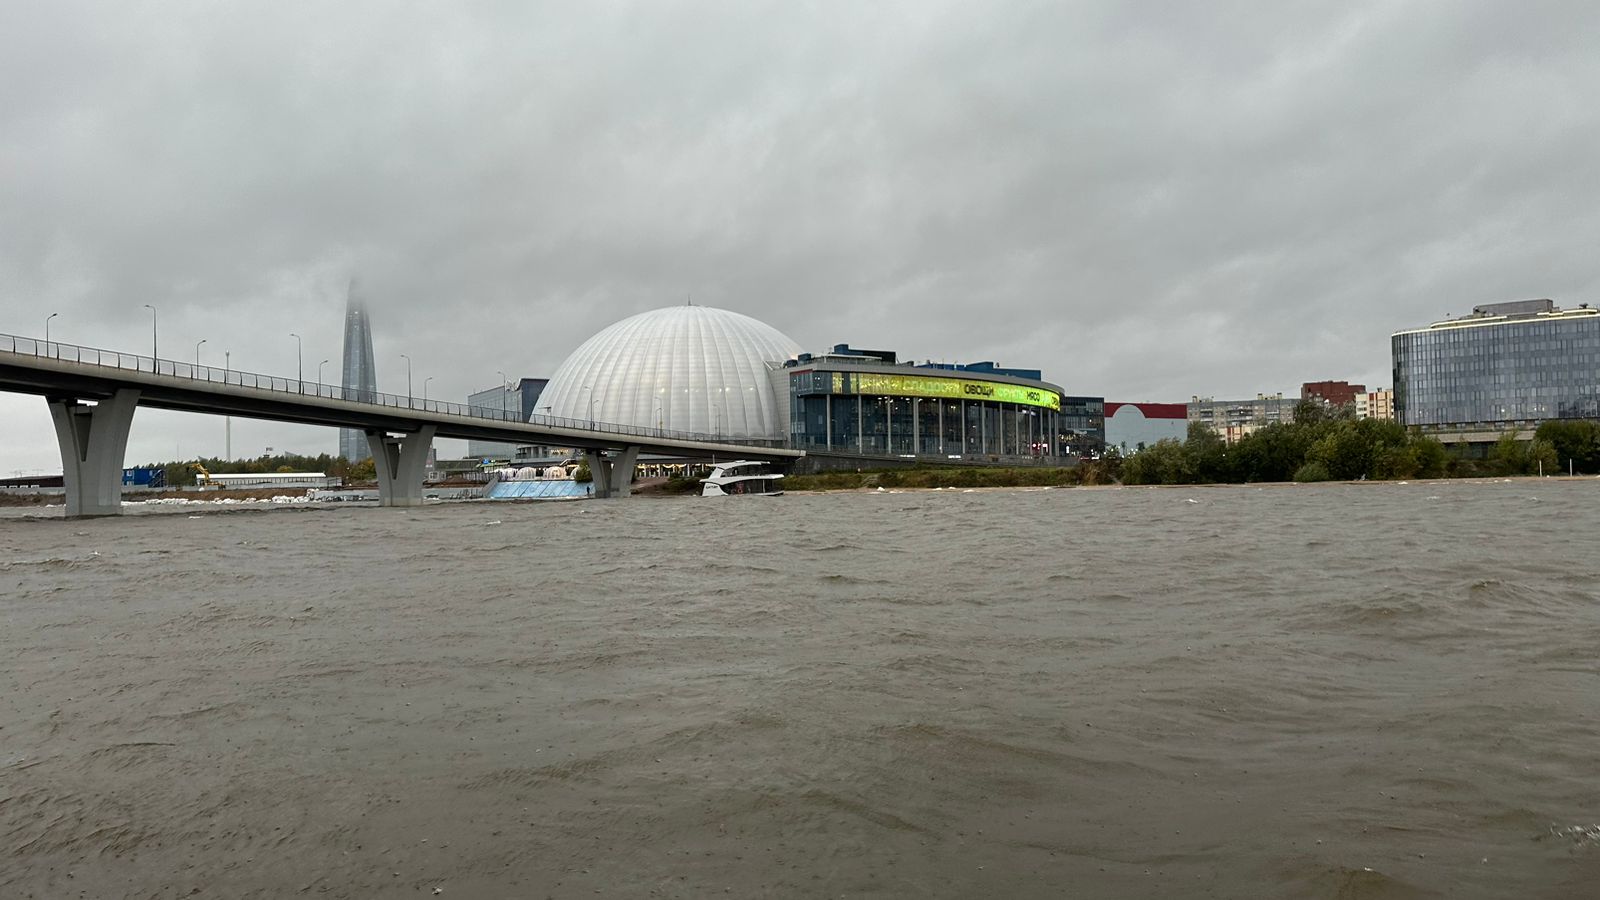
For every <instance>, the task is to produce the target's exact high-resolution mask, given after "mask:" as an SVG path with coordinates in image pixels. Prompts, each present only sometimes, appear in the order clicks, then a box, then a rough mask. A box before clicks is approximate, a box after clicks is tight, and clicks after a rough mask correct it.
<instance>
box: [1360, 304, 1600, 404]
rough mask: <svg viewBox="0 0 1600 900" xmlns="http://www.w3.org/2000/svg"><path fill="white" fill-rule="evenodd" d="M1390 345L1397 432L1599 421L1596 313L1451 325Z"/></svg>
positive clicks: (1599, 320)
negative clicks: (1402, 428) (1549, 421)
mask: <svg viewBox="0 0 1600 900" xmlns="http://www.w3.org/2000/svg"><path fill="white" fill-rule="evenodd" d="M1390 340H1391V345H1392V350H1393V355H1394V405H1395V414H1396V417H1397V418H1398V419H1399V420H1400V422H1402V423H1403V424H1405V425H1420V426H1424V427H1431V426H1440V427H1449V426H1464V425H1489V426H1494V427H1499V426H1502V425H1511V424H1517V423H1535V422H1539V421H1543V420H1545V419H1573V418H1600V377H1597V373H1600V311H1596V310H1591V309H1578V310H1568V311H1566V312H1559V313H1556V314H1553V315H1548V316H1537V317H1528V318H1515V317H1510V318H1505V319H1502V320H1499V321H1487V322H1474V321H1472V320H1470V319H1468V320H1458V321H1457V322H1452V323H1440V324H1438V325H1434V326H1432V327H1430V328H1426V329H1421V330H1417V331H1403V332H1400V333H1398V334H1395V335H1394V336H1393V337H1392V338H1391V339H1390Z"/></svg>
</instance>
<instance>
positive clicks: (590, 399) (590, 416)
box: [579, 384, 594, 431]
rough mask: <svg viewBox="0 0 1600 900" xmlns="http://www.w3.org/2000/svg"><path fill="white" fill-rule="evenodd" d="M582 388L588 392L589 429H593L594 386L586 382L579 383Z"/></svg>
mask: <svg viewBox="0 0 1600 900" xmlns="http://www.w3.org/2000/svg"><path fill="white" fill-rule="evenodd" d="M579 387H580V388H581V389H582V390H585V391H588V392H589V430H590V431H593V430H594V388H592V387H589V386H588V385H587V384H584V385H579Z"/></svg>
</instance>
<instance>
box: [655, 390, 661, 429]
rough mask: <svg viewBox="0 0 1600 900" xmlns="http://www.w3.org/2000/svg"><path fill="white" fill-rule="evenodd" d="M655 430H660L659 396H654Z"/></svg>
mask: <svg viewBox="0 0 1600 900" xmlns="http://www.w3.org/2000/svg"><path fill="white" fill-rule="evenodd" d="M656 430H657V431H660V430H661V398H660V397H657V398H656Z"/></svg>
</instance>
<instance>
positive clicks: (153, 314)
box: [144, 303, 161, 371]
mask: <svg viewBox="0 0 1600 900" xmlns="http://www.w3.org/2000/svg"><path fill="white" fill-rule="evenodd" d="M144 308H145V309H148V310H150V358H151V359H152V360H154V359H159V358H160V356H161V354H160V353H159V352H157V351H156V308H155V307H154V306H151V305H150V304H148V303H146V304H145V305H144ZM153 366H154V364H153V363H152V369H151V371H155V369H154V368H153Z"/></svg>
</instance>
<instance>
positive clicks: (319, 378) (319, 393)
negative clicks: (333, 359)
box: [317, 360, 328, 397]
mask: <svg viewBox="0 0 1600 900" xmlns="http://www.w3.org/2000/svg"><path fill="white" fill-rule="evenodd" d="M327 364H328V361H327V360H323V361H322V362H319V363H317V396H319V397H320V396H322V367H323V366H325V365H327Z"/></svg>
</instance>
